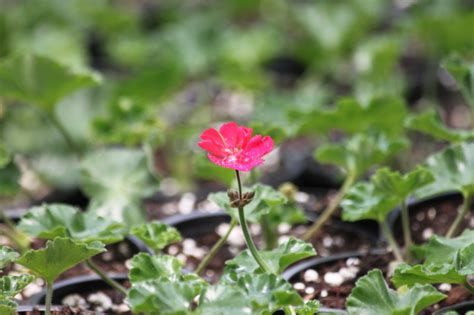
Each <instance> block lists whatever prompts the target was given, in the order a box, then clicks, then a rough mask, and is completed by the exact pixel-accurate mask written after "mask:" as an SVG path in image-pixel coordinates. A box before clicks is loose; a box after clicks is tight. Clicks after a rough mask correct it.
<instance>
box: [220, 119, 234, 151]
mask: <svg viewBox="0 0 474 315" xmlns="http://www.w3.org/2000/svg"><path fill="white" fill-rule="evenodd" d="M219 132H220V134H221V135H222V137H224V139H225V144H226V146H227V147H228V148H235V147H237V140H238V139H239V125H237V123H235V122H233V121H231V122H228V123H225V124H223V125H222V126H221V127H220V128H219Z"/></svg>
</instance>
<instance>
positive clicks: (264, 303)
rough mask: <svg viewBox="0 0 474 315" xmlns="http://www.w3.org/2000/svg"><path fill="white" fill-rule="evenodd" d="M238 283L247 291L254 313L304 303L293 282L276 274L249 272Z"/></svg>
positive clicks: (270, 311) (268, 311)
mask: <svg viewBox="0 0 474 315" xmlns="http://www.w3.org/2000/svg"><path fill="white" fill-rule="evenodd" d="M237 285H238V286H239V287H240V288H242V289H243V290H244V291H245V292H246V293H247V295H248V298H249V300H250V303H251V305H252V311H253V312H252V314H262V313H265V314H267V313H268V314H270V313H273V312H275V311H277V310H278V309H280V308H282V307H284V306H290V305H292V306H296V305H302V304H304V303H303V299H302V298H301V296H300V295H299V294H298V292H296V291H295V290H294V289H293V287H292V286H291V284H290V283H289V282H287V281H285V280H284V279H283V278H281V277H279V276H277V275H274V274H267V273H262V274H247V275H244V276H243V277H241V278H239V280H238V282H237Z"/></svg>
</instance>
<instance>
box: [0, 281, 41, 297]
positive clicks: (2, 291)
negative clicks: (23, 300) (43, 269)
mask: <svg viewBox="0 0 474 315" xmlns="http://www.w3.org/2000/svg"><path fill="white" fill-rule="evenodd" d="M34 279H35V277H33V276H32V275H19V276H3V277H0V300H1V299H3V298H13V297H15V295H17V294H18V293H20V292H21V291H22V290H23V289H24V288H25V287H26V286H27V285H28V284H30V283H31V282H32V281H33V280H34Z"/></svg>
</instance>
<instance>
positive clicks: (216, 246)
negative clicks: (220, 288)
mask: <svg viewBox="0 0 474 315" xmlns="http://www.w3.org/2000/svg"><path fill="white" fill-rule="evenodd" d="M237 223H238V221H237V220H235V219H232V221H230V225H229V228H228V229H227V232H226V233H225V235H223V236H221V238H220V239H219V240H218V241H217V242H216V243H215V244H214V246H212V248H211V250H210V251H209V253H207V255H206V257H204V259H203V260H202V261H201V263H200V264H199V266H198V267H197V268H196V270H195V273H196V274H197V275H199V274H200V273H202V272H203V271H204V269H206V267H207V265H208V264H209V263H210V262H211V260H212V259H213V258H214V257H215V256H216V254H217V253H218V252H219V250H220V249H221V248H222V246H223V245H224V244H225V242H226V241H227V239H228V238H229V235H230V233H231V232H232V230H233V229H234V228H235V226H236V225H237Z"/></svg>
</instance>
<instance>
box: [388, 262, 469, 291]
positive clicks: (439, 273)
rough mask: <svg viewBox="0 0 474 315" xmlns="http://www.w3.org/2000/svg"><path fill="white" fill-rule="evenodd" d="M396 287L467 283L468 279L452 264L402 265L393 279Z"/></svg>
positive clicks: (396, 270)
mask: <svg viewBox="0 0 474 315" xmlns="http://www.w3.org/2000/svg"><path fill="white" fill-rule="evenodd" d="M392 282H393V284H395V286H397V287H400V286H403V285H408V286H413V285H416V284H431V283H461V284H463V283H465V282H466V277H465V276H463V275H461V274H459V272H458V271H457V270H456V267H455V266H453V265H452V264H448V263H447V264H437V265H415V266H410V265H408V264H401V265H399V266H398V267H397V269H395V273H394V274H393V277H392Z"/></svg>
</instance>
